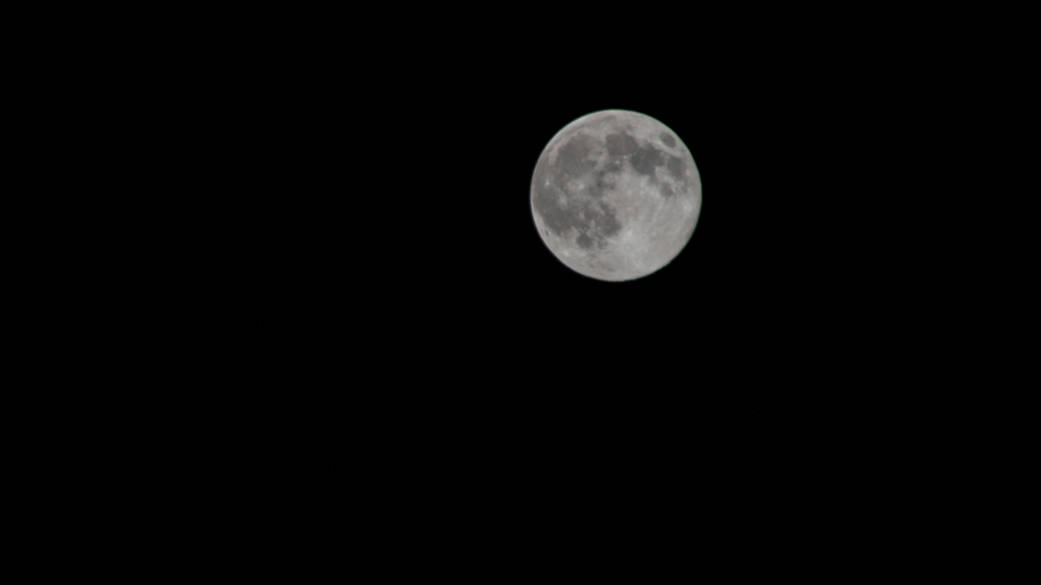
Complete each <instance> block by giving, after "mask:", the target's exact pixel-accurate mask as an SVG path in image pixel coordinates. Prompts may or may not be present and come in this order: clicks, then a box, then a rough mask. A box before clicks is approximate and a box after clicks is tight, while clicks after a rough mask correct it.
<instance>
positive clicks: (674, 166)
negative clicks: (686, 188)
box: [665, 156, 687, 179]
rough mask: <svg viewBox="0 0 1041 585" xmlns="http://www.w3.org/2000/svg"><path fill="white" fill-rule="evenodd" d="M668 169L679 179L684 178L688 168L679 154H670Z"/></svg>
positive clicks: (666, 166)
mask: <svg viewBox="0 0 1041 585" xmlns="http://www.w3.org/2000/svg"><path fill="white" fill-rule="evenodd" d="M665 168H666V169H668V171H669V174H670V175H672V176H673V177H675V178H677V179H682V178H683V174H684V173H685V172H686V170H687V164H686V163H684V162H683V159H682V158H680V157H678V156H670V157H669V162H668V164H666V165H665Z"/></svg>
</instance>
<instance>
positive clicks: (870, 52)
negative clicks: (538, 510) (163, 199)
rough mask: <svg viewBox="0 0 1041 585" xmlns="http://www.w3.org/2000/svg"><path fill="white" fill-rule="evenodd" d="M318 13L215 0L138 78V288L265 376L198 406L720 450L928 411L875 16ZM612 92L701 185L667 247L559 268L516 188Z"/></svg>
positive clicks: (897, 79)
mask: <svg viewBox="0 0 1041 585" xmlns="http://www.w3.org/2000/svg"><path fill="white" fill-rule="evenodd" d="M337 14H338V16H337V17H336V18H332V17H330V18H325V17H324V16H323V15H316V14H299V15H292V16H287V15H285V14H284V13H277V14H275V13H272V14H270V15H266V17H258V16H256V15H255V14H254V15H253V17H255V18H256V22H253V21H251V20H249V19H244V17H243V16H242V15H241V14H237V15H235V18H233V19H231V20H226V21H220V20H214V22H215V24H213V25H212V30H211V31H209V32H203V33H198V34H201V35H203V36H202V37H201V38H200V39H196V40H194V41H193V42H196V43H197V45H198V47H199V48H198V50H196V51H195V52H194V53H192V59H191V60H188V61H187V62H186V61H185V59H184V58H183V55H181V54H172V55H170V56H169V57H168V59H169V61H168V62H167V63H164V64H163V67H162V68H160V69H159V70H162V71H170V70H172V69H174V68H177V67H180V68H181V69H182V70H181V71H180V73H179V75H180V76H166V77H162V78H160V79H159V81H158V82H157V87H155V88H153V90H154V91H155V94H156V95H161V96H162V99H163V103H164V107H165V108H166V109H165V110H164V111H163V114H164V123H166V124H169V131H170V132H171V137H172V140H171V145H173V146H172V149H171V150H172V151H173V155H172V156H171V157H169V158H166V159H164V160H163V163H162V164H163V165H164V167H163V168H164V169H165V170H167V171H168V172H169V173H170V184H171V185H172V186H173V187H174V189H173V190H171V193H172V194H173V193H175V194H176V196H174V195H171V199H170V202H171V203H170V207H171V208H172V209H173V210H174V211H173V213H171V216H172V217H175V218H178V219H180V220H183V223H181V224H179V225H178V226H177V227H176V229H175V232H174V235H175V237H174V238H172V239H171V241H170V242H167V243H166V246H167V247H168V250H169V256H168V258H169V259H170V260H169V261H170V262H171V263H173V264H174V265H175V266H176V267H177V271H175V272H171V273H170V274H173V275H175V276H169V275H164V276H161V277H160V281H159V287H160V288H161V290H162V291H163V293H164V294H167V295H170V298H172V299H174V300H173V302H171V303H170V304H169V305H167V313H166V315H167V317H168V318H170V320H171V322H172V323H173V324H174V326H175V327H176V328H177V331H178V333H177V334H175V335H171V338H172V339H175V340H178V343H183V345H182V346H181V347H183V348H185V349H186V350H189V351H190V353H191V355H193V356H195V357H196V358H198V359H201V362H194V361H193V362H192V363H201V364H202V366H203V367H204V368H213V369H214V370H215V371H216V372H218V373H217V374H215V375H213V376H208V377H207V380H215V381H217V382H218V383H227V384H235V385H238V386H242V385H245V387H248V388H256V389H259V388H264V389H274V390H271V391H268V390H265V391H264V392H261V391H259V390H256V391H254V390H247V391H245V392H247V393H249V398H248V399H246V398H245V397H240V395H239V394H238V393H232V396H231V397H222V398H220V399H219V401H220V404H221V405H222V407H224V408H231V409H235V408H242V407H244V405H249V407H250V408H255V409H257V410H259V411H261V412H269V413H270V412H280V413H299V417H296V418H294V417H292V416H290V415H288V414H284V418H283V415H280V417H279V420H282V421H283V422H284V424H287V425H312V426H314V427H315V428H320V429H333V428H338V427H337V425H336V423H334V422H332V421H331V420H330V421H329V423H328V424H327V425H325V424H320V423H316V422H315V419H316V417H317V418H320V417H323V416H329V417H336V416H347V415H345V414H344V413H353V414H351V415H350V416H354V417H357V418H356V419H354V420H355V423H356V424H368V425H375V426H379V425H380V424H381V423H385V424H388V425H390V426H391V427H392V428H395V429H398V431H397V432H399V433H401V432H405V431H404V430H403V429H410V430H409V431H408V432H407V434H408V436H416V435H417V434H418V435H423V434H424V433H426V434H427V435H428V436H436V437H442V438H443V437H445V436H447V435H446V433H448V432H449V430H450V429H451V428H464V429H467V430H466V431H465V432H462V431H460V434H459V438H460V441H468V442H470V443H473V441H474V440H475V437H478V436H485V435H494V434H497V433H500V434H502V433H505V434H507V435H508V434H511V433H512V434H516V433H518V432H520V429H521V428H523V425H525V424H528V423H529V422H530V423H531V424H535V425H536V426H539V427H540V428H544V429H545V432H546V433H547V434H553V433H564V434H568V433H577V434H582V433H587V432H590V431H589V430H588V428H587V427H586V426H585V425H586V424H590V425H597V426H600V425H602V426H603V428H618V427H619V425H620V426H624V427H626V428H632V429H634V430H633V432H636V433H640V434H643V435H647V436H651V437H657V436H659V435H660V437H661V439H660V440H661V441H662V442H663V443H668V442H670V439H668V438H667V437H670V436H671V437H673V438H679V437H683V438H685V439H690V438H691V436H692V435H691V434H690V433H697V434H698V436H700V437H702V438H704V439H705V440H710V441H717V442H718V444H719V445H720V448H722V447H723V446H724V445H725V446H727V448H732V447H734V446H735V445H739V444H740V441H745V440H747V441H756V442H761V441H768V440H771V439H770V438H771V437H782V438H788V439H792V440H795V439H796V438H797V437H802V438H804V439H805V440H806V441H817V442H818V444H820V445H827V444H828V443H827V441H823V442H822V439H823V438H824V437H828V436H833V435H834V434H835V433H841V432H844V429H858V428H863V427H862V426H861V425H866V424H870V422H869V421H872V420H874V419H875V418H876V416H877V415H878V413H880V412H883V411H884V412H887V413H893V412H896V413H899V416H900V417H902V420H903V417H913V416H914V415H915V413H917V412H919V411H920V409H922V408H927V407H928V405H929V404H930V400H931V397H930V396H927V395H926V394H922V393H918V394H907V393H903V392H901V391H900V388H902V387H904V386H905V385H907V384H917V383H920V382H921V381H922V380H924V379H926V378H927V377H928V376H929V375H930V372H929V368H928V363H929V362H928V358H929V356H928V355H927V354H928V353H930V351H929V350H928V348H924V347H923V346H924V344H922V343H920V340H922V339H923V337H924V336H925V335H926V333H928V334H929V335H935V333H936V331H935V329H931V327H932V326H933V325H934V324H935V321H934V320H933V319H934V317H933V316H931V315H930V311H931V310H932V309H930V307H932V306H934V304H933V301H934V299H932V298H930V297H929V293H928V292H924V291H922V290H921V289H920V287H917V286H916V283H917V282H920V280H921V279H922V275H923V274H927V273H928V272H929V271H930V270H932V268H931V265H930V264H929V263H923V262H920V260H921V259H922V256H923V255H924V254H925V253H926V252H925V251H923V249H922V248H921V247H919V246H916V245H914V244H916V243H917V242H915V238H916V237H917V236H914V235H910V234H913V233H914V230H911V231H910V232H909V230H908V226H909V225H911V224H912V223H913V222H914V221H918V219H917V218H918V217H919V214H920V209H922V208H924V207H925V205H923V204H921V203H918V202H917V199H915V197H917V195H916V193H915V190H916V189H918V188H919V187H920V186H921V183H919V182H917V181H918V180H917V179H909V178H908V176H907V174H906V170H907V166H908V164H909V159H908V158H907V152H906V149H902V148H901V145H906V144H908V143H910V144H912V145H913V144H914V142H915V140H916V138H915V137H916V134H915V132H913V131H911V132H908V131H907V126H906V125H905V126H901V127H900V128H899V129H900V132H899V133H897V132H895V130H897V129H898V128H897V125H898V124H903V123H904V121H905V120H906V119H907V118H908V117H911V118H913V119H915V120H919V121H920V120H921V117H919V116H918V114H919V113H921V112H924V111H925V110H926V109H927V108H926V107H925V105H926V104H924V103H923V102H921V101H916V99H915V98H912V97H908V96H909V92H908V91H907V87H908V84H909V83H910V80H911V79H912V78H913V77H915V76H916V75H919V72H918V71H917V70H915V69H914V67H911V70H910V71H909V70H908V69H905V68H903V67H899V66H897V65H895V64H894V57H893V55H892V54H891V53H890V49H891V47H892V43H893V42H894V41H893V38H894V37H893V36H892V35H891V36H890V40H889V41H888V42H887V43H880V42H878V41H877V39H875V38H874V37H873V36H872V33H871V30H872V28H871V27H870V26H868V25H867V24H866V22H865V21H863V20H857V19H854V18H852V17H847V16H843V17H836V20H835V21H834V22H833V24H832V25H831V26H828V27H818V26H815V25H812V24H808V23H809V21H808V20H806V19H805V18H804V15H801V14H797V13H793V12H791V11H788V10H787V9H785V10H783V11H781V12H780V13H775V14H769V13H765V12H757V13H756V14H754V15H751V16H750V15H746V14H733V13H731V14H723V13H720V12H713V13H708V12H706V13H703V14H702V20H699V21H697V22H695V23H693V24H691V23H687V22H685V23H679V22H663V19H658V18H656V19H655V20H654V21H653V23H648V22H647V21H646V20H642V19H641V18H637V17H633V18H632V22H630V18H629V17H628V16H626V15H621V14H619V15H614V14H611V15H609V16H605V17H602V18H599V19H578V20H574V19H568V18H563V17H562V18H560V19H557V20H553V21H551V22H547V21H545V20H541V19H536V20H535V21H532V20H531V19H530V18H524V15H521V14H510V13H508V12H506V13H501V14H494V15H492V14H489V15H486V16H484V17H482V18H481V19H477V20H474V19H472V18H471V19H464V18H462V16H463V15H453V14H448V13H444V12H437V13H436V14H428V15H424V14H418V13H410V17H409V18H408V19H407V21H406V22H404V23H402V22H400V21H398V20H387V19H386V18H385V17H376V18H368V17H366V16H363V15H355V14H348V15H339V13H337ZM326 16H329V15H326ZM457 16H458V18H457ZM470 16H472V15H470ZM514 18H516V19H517V20H518V21H519V23H518V24H516V25H514V23H513V19H514ZM664 20H666V21H668V20H670V19H664ZM229 30H232V31H233V32H234V34H228V31H229ZM894 34H896V33H894ZM193 46H194V45H193ZM182 81H183V82H182ZM611 108H619V109H628V110H634V111H638V112H642V113H645V114H647V115H650V116H653V117H655V118H657V119H658V120H660V121H662V122H663V123H665V124H666V125H667V126H669V127H670V128H671V129H672V130H673V131H674V132H675V133H676V134H677V135H678V136H679V137H680V138H681V139H682V140H683V141H684V143H685V144H686V145H687V147H688V148H689V149H690V151H691V153H692V154H693V156H694V159H695V162H696V163H697V165H698V169H699V172H700V175H701V179H702V185H703V194H702V197H703V202H702V209H701V215H700V219H699V221H698V225H697V229H696V230H695V232H694V235H693V237H692V238H691V240H690V243H689V244H688V245H687V247H686V248H685V249H684V250H683V252H682V253H681V254H680V255H679V256H678V257H677V258H676V259H675V260H674V261H673V262H671V263H670V264H669V265H667V266H666V267H665V268H663V269H661V270H660V271H658V272H656V273H654V274H652V275H649V276H647V277H646V278H642V279H639V280H636V281H632V282H625V283H606V282H599V281H596V280H593V279H589V278H586V277H583V276H580V275H578V274H577V273H574V272H573V271H571V270H570V269H568V268H567V267H565V266H564V265H563V264H561V263H560V262H559V261H558V260H557V259H556V258H555V257H554V256H553V255H552V253H551V252H550V251H549V250H548V249H547V248H546V246H545V245H544V244H543V243H542V241H541V240H540V238H539V236H538V234H537V232H536V230H535V227H534V224H533V221H532V218H531V211H530V204H529V189H530V183H531V175H532V172H533V169H534V166H535V163H536V161H537V159H538V157H539V155H540V153H541V152H542V149H543V148H544V147H545V145H546V143H547V142H548V141H549V140H550V138H552V136H553V135H554V134H555V133H556V132H557V131H558V130H559V129H560V128H562V127H563V126H565V125H566V124H567V123H569V122H571V121H572V120H574V119H576V118H578V117H580V116H582V115H585V114H588V113H590V112H593V111H597V110H602V109H611ZM915 123H920V122H915ZM918 233H921V232H920V231H919V232H918ZM923 364H924V365H923ZM187 371H188V372H194V371H195V370H194V369H189V370H187ZM174 372H175V373H176V372H182V371H181V370H178V369H175V370H174ZM188 376H189V377H190V376H191V374H189V375H188ZM289 387H294V388H303V389H304V390H302V391H301V393H300V394H291V393H290V394H287V393H285V392H279V391H278V390H277V389H278V388H289ZM214 400H218V399H214ZM255 418H256V419H258V420H261V419H264V417H263V416H260V415H258V416H256V417H255ZM907 420H910V418H907ZM289 421H297V422H289ZM576 421H581V422H582V424H576ZM692 421H693V422H692ZM901 424H902V423H901ZM806 429H811V430H806ZM612 436H614V435H612ZM865 436H866V435H865ZM615 439H617V440H623V439H622V436H621V435H619V436H615ZM858 440H865V439H864V437H863V436H862V437H861V438H860V439H858Z"/></svg>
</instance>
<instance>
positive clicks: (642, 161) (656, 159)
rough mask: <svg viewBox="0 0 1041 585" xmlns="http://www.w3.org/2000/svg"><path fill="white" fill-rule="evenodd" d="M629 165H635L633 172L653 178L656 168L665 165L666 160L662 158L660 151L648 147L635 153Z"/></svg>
mask: <svg viewBox="0 0 1041 585" xmlns="http://www.w3.org/2000/svg"><path fill="white" fill-rule="evenodd" d="M629 163H630V164H632V165H633V170H634V171H636V172H637V173H640V174H641V175H648V176H651V177H653V176H654V168H655V167H660V166H662V165H663V164H665V159H664V158H663V157H662V152H661V151H660V150H658V149H657V148H654V147H653V146H650V145H647V146H646V147H645V148H641V149H639V150H637V151H636V152H635V153H633V155H632V158H630V159H629Z"/></svg>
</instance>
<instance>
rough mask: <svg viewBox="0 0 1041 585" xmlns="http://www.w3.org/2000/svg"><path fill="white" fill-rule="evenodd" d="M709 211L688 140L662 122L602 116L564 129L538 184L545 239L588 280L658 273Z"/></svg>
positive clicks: (538, 172) (536, 203) (536, 211)
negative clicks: (705, 210) (704, 207)
mask: <svg viewBox="0 0 1041 585" xmlns="http://www.w3.org/2000/svg"><path fill="white" fill-rule="evenodd" d="M700 211H701V176H700V175H699V174H698V167H697V165H695V164H694V157H693V156H691V154H690V151H689V150H687V147H686V145H684V144H683V141H681V140H680V138H679V137H678V136H677V135H676V134H675V133H674V132H672V130H670V129H669V128H668V127H667V126H665V125H664V124H662V123H661V122H659V121H658V120H655V119H654V118H652V117H650V116H647V115H644V114H640V113H637V112H632V111H627V110H604V111H599V112H594V113H592V114H588V115H586V116H582V117H581V118H578V119H577V120H575V121H573V122H571V123H570V124H568V125H567V126H564V128H563V129H561V130H560V131H559V132H557V134H556V135H555V136H554V137H553V138H552V139H551V140H550V141H549V144H547V145H546V148H545V149H544V150H543V151H542V154H541V155H540V156H539V160H538V163H536V165H535V173H534V175H533V176H532V180H531V212H532V216H533V217H534V220H535V226H536V228H537V229H538V232H539V235H540V236H541V237H542V241H543V242H545V244H546V246H547V247H548V248H549V250H550V251H551V252H552V253H553V255H554V256H556V257H557V259H559V260H560V261H561V262H563V263H564V265H565V266H567V267H568V268H570V269H572V270H574V271H575V272H578V273H579V274H582V275H584V276H588V277H590V278H595V279H598V280H604V281H612V282H618V281H626V280H635V279H637V278H642V277H644V276H647V275H648V274H651V273H653V272H657V271H658V270H660V269H661V268H662V267H664V266H665V265H667V264H668V263H669V262H671V261H672V260H673V259H674V258H675V257H676V256H677V255H678V254H679V253H680V252H681V251H682V250H683V248H684V247H685V246H686V245H687V242H688V241H689V240H690V237H691V235H692V234H693V233H694V227H695V226H696V225H697V221H698V215H699V214H700Z"/></svg>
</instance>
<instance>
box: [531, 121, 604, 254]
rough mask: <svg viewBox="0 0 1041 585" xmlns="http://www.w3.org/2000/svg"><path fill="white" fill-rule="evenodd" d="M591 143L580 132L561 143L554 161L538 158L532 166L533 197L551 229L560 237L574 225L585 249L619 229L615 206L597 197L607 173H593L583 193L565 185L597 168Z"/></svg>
mask: <svg viewBox="0 0 1041 585" xmlns="http://www.w3.org/2000/svg"><path fill="white" fill-rule="evenodd" d="M592 147H593V143H592V139H591V137H589V136H587V135H582V134H579V135H576V136H574V137H572V138H570V139H569V140H568V141H567V142H566V143H565V144H563V145H562V146H561V147H560V149H559V150H558V151H557V158H556V160H555V161H554V164H552V165H550V164H549V163H548V160H547V159H546V158H545V157H543V158H541V159H540V160H539V162H538V164H537V165H536V168H535V178H534V182H535V188H534V195H533V200H532V202H533V205H534V207H535V210H536V211H537V212H538V213H539V215H540V216H541V217H542V220H543V222H544V223H545V225H546V227H547V228H548V229H549V230H550V231H551V232H553V233H554V234H556V235H557V236H558V237H562V238H563V237H567V235H568V232H569V231H570V230H571V229H574V230H575V231H576V232H577V233H578V237H577V239H576V243H577V244H578V245H579V246H580V247H582V248H586V249H588V248H591V247H593V246H594V245H596V246H597V247H599V248H603V247H604V246H605V245H606V240H607V238H610V237H611V236H613V235H615V234H617V233H618V232H619V231H621V229H622V226H621V223H620V222H619V221H618V217H617V216H616V215H615V213H614V210H613V209H611V207H610V206H609V205H608V204H607V203H606V202H604V201H600V200H599V199H598V198H600V197H602V196H603V189H604V188H605V187H606V186H607V184H608V180H607V177H606V176H605V175H606V173H604V172H602V171H601V172H600V174H599V176H597V175H596V174H595V173H594V181H595V182H594V184H593V185H592V186H590V187H589V188H587V189H586V193H585V194H581V193H572V192H571V191H570V190H569V189H568V187H567V181H568V180H570V179H573V178H579V177H581V176H583V175H585V174H587V173H589V172H590V171H592V170H593V169H595V168H596V161H595V160H591V159H589V158H588V156H589V154H590V153H591V151H592ZM547 181H548V183H549V184H548V185H547ZM583 195H588V196H583Z"/></svg>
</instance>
